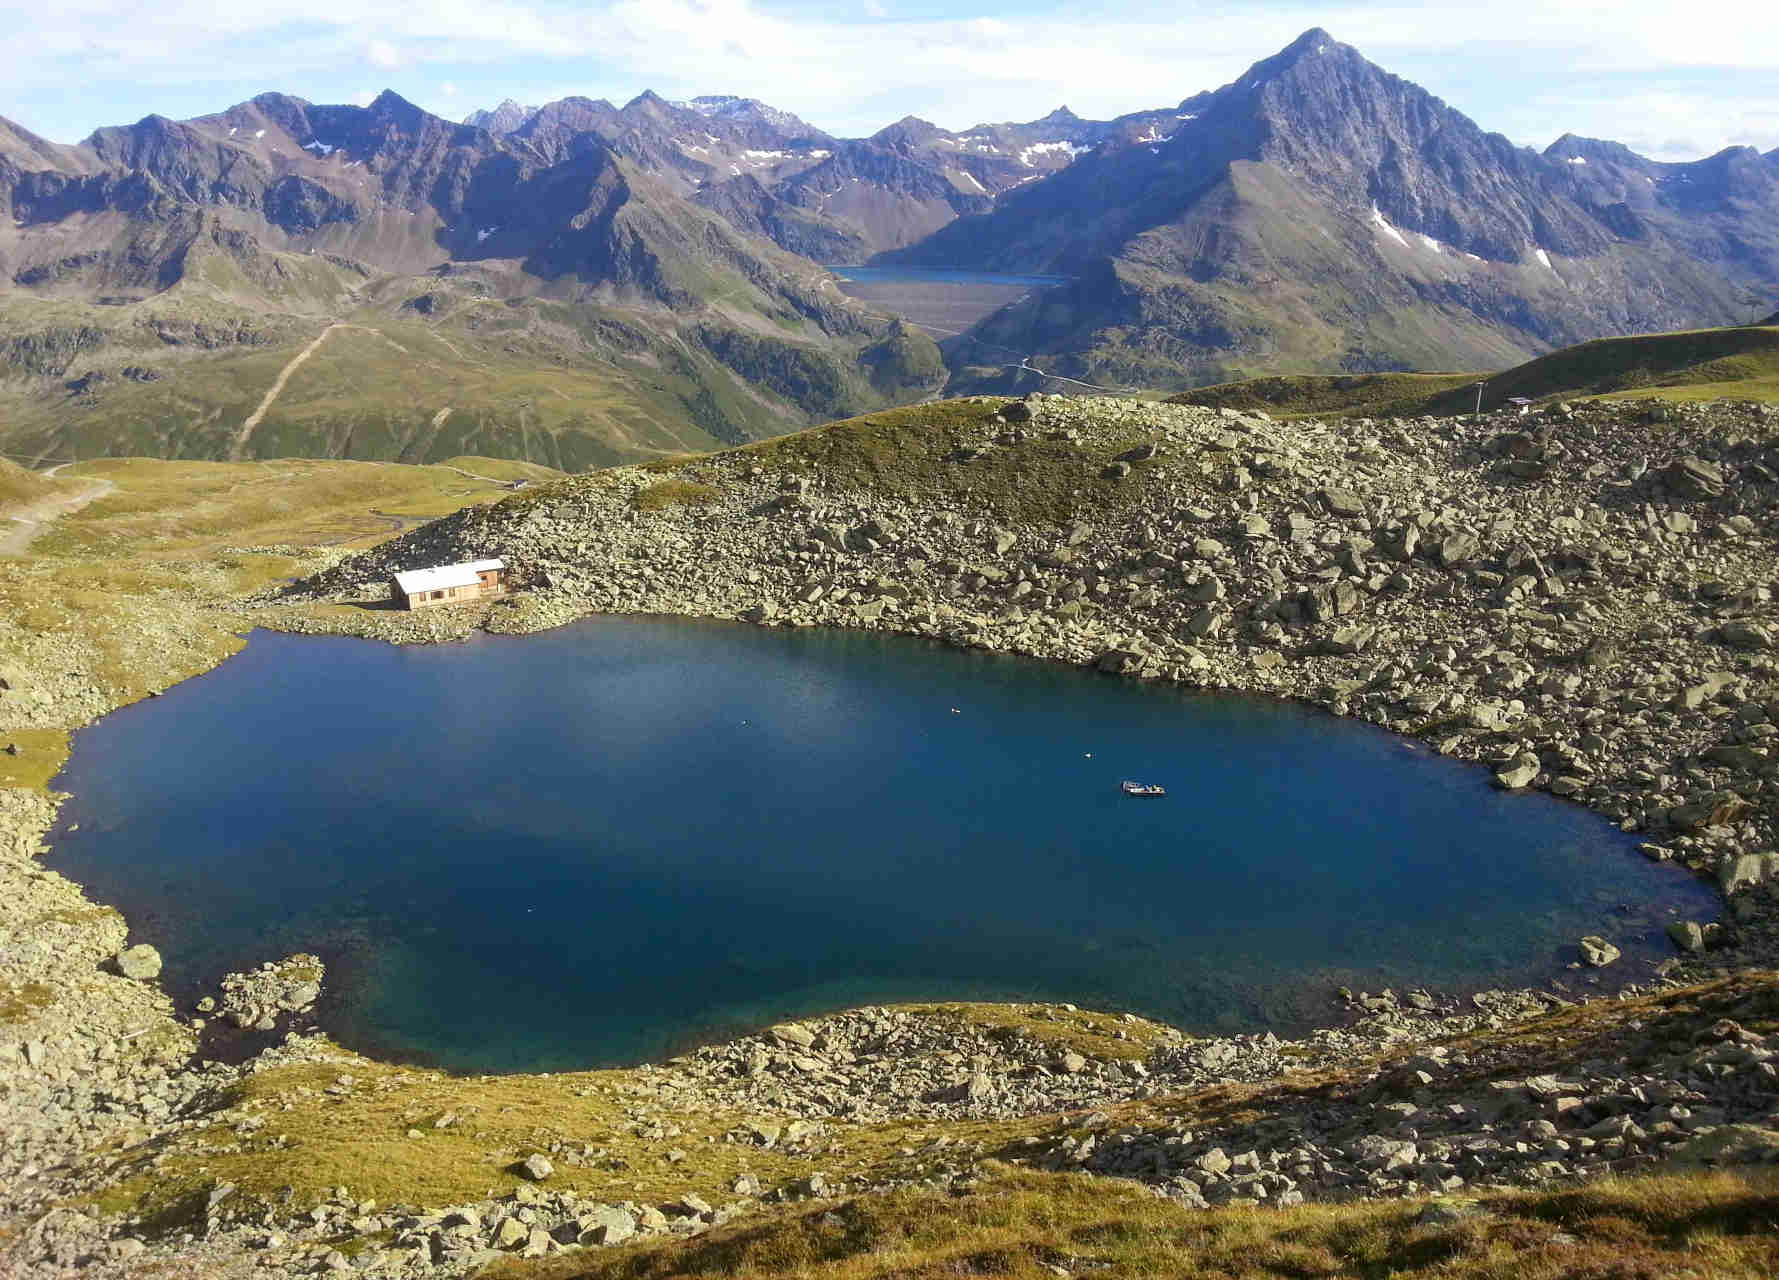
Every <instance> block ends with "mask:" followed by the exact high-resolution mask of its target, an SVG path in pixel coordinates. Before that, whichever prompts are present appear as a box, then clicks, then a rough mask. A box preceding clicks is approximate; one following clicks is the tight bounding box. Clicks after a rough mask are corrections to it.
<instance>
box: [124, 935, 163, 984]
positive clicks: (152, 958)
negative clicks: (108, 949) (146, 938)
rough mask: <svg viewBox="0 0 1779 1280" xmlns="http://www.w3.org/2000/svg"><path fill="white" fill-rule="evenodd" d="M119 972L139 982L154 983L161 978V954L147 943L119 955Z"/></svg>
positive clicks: (125, 950)
mask: <svg viewBox="0 0 1779 1280" xmlns="http://www.w3.org/2000/svg"><path fill="white" fill-rule="evenodd" d="M117 971H118V972H119V973H121V974H123V975H124V977H126V978H133V979H135V980H136V981H137V982H153V981H154V980H155V979H156V978H158V977H160V976H161V953H160V952H158V951H156V950H155V949H154V948H153V947H151V946H149V945H148V944H147V943H146V942H139V943H137V944H136V945H135V946H133V947H125V948H124V949H123V950H122V951H120V952H118V953H117Z"/></svg>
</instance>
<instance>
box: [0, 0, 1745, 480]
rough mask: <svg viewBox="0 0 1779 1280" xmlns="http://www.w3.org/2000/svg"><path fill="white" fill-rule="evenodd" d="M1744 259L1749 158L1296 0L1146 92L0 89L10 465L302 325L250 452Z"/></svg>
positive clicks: (1321, 318) (1198, 342) (1714, 285)
mask: <svg viewBox="0 0 1779 1280" xmlns="http://www.w3.org/2000/svg"><path fill="white" fill-rule="evenodd" d="M865 263H873V264H878V265H879V266H880V267H891V266H899V267H905V268H913V267H920V268H930V267H941V268H952V269H962V270H965V271H971V272H978V273H981V272H989V273H1001V274H1012V275H1017V276H1026V277H1030V276H1040V277H1055V278H1057V279H1059V280H1061V281H1062V282H1061V283H1057V284H1054V285H1051V286H1049V287H1042V288H1029V289H1022V290H1019V291H1017V292H1016V293H1014V294H1013V295H1012V296H1011V297H1008V296H1005V295H1002V296H995V295H993V294H992V293H987V294H983V295H981V296H982V297H984V298H985V299H988V300H989V302H990V305H989V306H987V307H984V308H977V309H974V310H972V309H971V308H968V307H966V308H964V310H963V311H962V312H961V313H960V314H961V315H963V316H964V317H965V318H964V319H963V321H962V322H961V323H957V324H945V323H943V322H942V321H941V322H940V323H939V324H938V325H937V327H932V326H931V325H929V327H928V329H924V330H923V328H922V327H921V326H920V325H918V324H910V323H905V322H903V321H902V320H899V319H898V318H897V317H896V315H895V314H894V311H895V308H894V306H893V305H892V306H891V307H890V308H889V309H887V310H886V308H885V307H884V306H883V305H882V304H880V303H866V304H862V305H861V304H859V303H855V302H853V301H850V300H849V299H848V298H847V297H846V296H845V295H844V293H842V292H840V291H839V290H837V289H836V288H835V287H834V281H833V279H832V277H831V274H830V272H829V271H828V270H827V268H829V267H840V268H844V266H846V265H860V264H865ZM1776 291H1779V159H1776V158H1775V155H1771V154H1770V155H1762V154H1760V153H1759V152H1757V151H1755V150H1753V149H1752V148H1746V147H1744V148H1732V149H1730V150H1728V151H1725V152H1723V153H1721V154H1719V155H1716V156H1712V157H1708V158H1706V159H1702V160H1699V161H1696V162H1694V163H1690V164H1669V163H1658V162H1654V161H1649V160H1645V159H1643V158H1641V157H1639V156H1637V155H1635V154H1633V153H1631V152H1630V151H1628V150H1626V149H1625V148H1624V147H1622V146H1619V145H1617V144H1615V143H1611V142H1605V141H1598V140H1591V139H1585V138H1578V137H1574V136H1564V137H1563V138H1561V139H1559V140H1558V141H1557V142H1556V143H1554V144H1552V145H1551V146H1550V147H1549V148H1547V149H1546V150H1544V151H1543V152H1537V151H1532V150H1529V149H1525V148H1520V147H1515V146H1513V145H1511V144H1510V143H1508V142H1507V141H1506V140H1505V139H1504V138H1502V137H1500V136H1499V135H1496V134H1489V133H1486V132H1485V131H1484V130H1483V128H1482V127H1479V126H1478V125H1477V124H1475V123H1473V122H1472V121H1470V120H1469V119H1468V118H1466V117H1465V116H1463V115H1462V114H1460V113H1459V112H1457V111H1455V110H1453V109H1451V108H1450V107H1448V106H1446V105H1445V104H1444V103H1442V102H1441V101H1440V100H1439V99H1437V98H1435V97H1433V96H1432V95H1431V94H1429V93H1427V92H1426V91H1425V90H1423V89H1421V88H1419V87H1417V86H1415V85H1413V84H1410V83H1409V82H1407V81H1404V80H1401V79H1399V78H1397V77H1395V76H1392V75H1390V74H1389V73H1388V72H1387V71H1385V70H1383V69H1382V68H1379V67H1378V66H1376V65H1374V64H1373V63H1371V62H1369V61H1367V60H1366V59H1365V57H1364V56H1363V55H1362V54H1361V53H1360V52H1359V51H1358V50H1356V49H1354V48H1352V47H1351V46H1349V45H1345V44H1342V43H1340V42H1339V41H1337V40H1336V39H1335V38H1334V37H1332V36H1331V35H1329V34H1328V33H1327V32H1324V31H1321V30H1319V29H1316V30H1311V31H1309V32H1306V33H1305V34H1304V35H1303V36H1302V37H1300V38H1299V39H1298V40H1296V41H1294V42H1293V43H1292V44H1291V45H1290V46H1288V47H1287V48H1285V49H1284V50H1282V51H1280V52H1279V53H1278V54H1276V55H1274V56H1272V57H1270V58H1267V59H1265V60H1263V61H1261V62H1258V63H1256V64H1255V65H1254V66H1253V67H1252V68H1251V69H1250V70H1249V71H1248V72H1247V73H1246V74H1245V75H1243V76H1242V77H1241V78H1240V79H1239V80H1237V81H1235V82H1233V83H1231V84H1228V85H1225V86H1223V87H1222V88H1219V89H1215V90H1207V91H1203V92H1195V93H1193V94H1191V95H1190V96H1188V97H1186V98H1184V99H1182V100H1180V101H1179V102H1178V103H1176V104H1174V105H1172V106H1166V107H1161V108H1157V109H1155V110H1152V111H1144V112H1138V113H1134V114H1131V115H1127V116H1124V117H1120V118H1119V119H1116V120H1110V121H1091V120H1084V119H1081V118H1079V117H1077V116H1075V115H1074V114H1073V113H1072V112H1070V111H1068V110H1067V109H1066V108H1059V109H1058V110H1056V111H1054V112H1052V113H1050V114H1049V115H1047V116H1045V117H1043V118H1041V119H1039V120H1034V121H1029V122H1025V123H1007V124H984V125H979V126H977V127H975V128H972V129H969V130H966V131H963V132H952V131H948V130H945V129H941V128H939V127H937V126H935V125H932V124H930V123H928V122H925V121H920V120H915V119H907V120H902V121H899V122H897V123H896V124H893V125H891V126H889V127H887V128H885V129H883V130H881V131H879V132H878V133H876V134H874V135H872V136H871V137H869V138H862V139H843V138H835V137H832V136H830V135H828V134H826V133H824V132H822V131H821V130H820V129H819V128H816V127H814V126H812V125H810V124H808V123H806V122H804V121H802V120H800V119H798V118H797V117H795V116H791V115H789V114H787V113H784V112H781V111H777V110H775V109H773V108H771V107H769V106H766V105H765V104H762V103H759V102H757V101H754V100H751V99H735V98H722V97H713V98H699V99H695V100H693V101H691V102H686V103H673V102H668V101H665V100H663V99H661V98H659V97H657V96H655V95H653V94H647V93H645V94H643V95H641V96H640V97H638V98H636V99H635V100H633V101H631V102H629V103H626V104H625V105H624V106H622V107H614V106H613V105H612V104H611V103H608V102H605V101H603V100H593V99H587V98H566V99H562V100H560V101H557V102H552V103H548V104H546V105H544V106H542V107H539V108H536V109H535V110H534V109H530V108H520V107H518V106H517V105H515V104H511V103H509V104H505V105H503V107H502V108H501V109H499V110H498V111H495V112H491V113H476V114H474V115H472V116H471V117H470V119H469V120H468V121H467V122H466V123H463V124H454V123H452V122H450V121H447V120H443V119H440V118H439V117H437V116H433V115H430V114H428V113H427V112H425V111H422V110H421V109H419V108H418V107H415V106H413V105H412V104H411V103H408V102H406V101H405V100H403V99H402V98H400V97H399V96H397V95H396V94H394V93H384V94H383V95H381V96H380V97H378V98H377V99H376V100H374V101H373V102H371V103H370V105H369V106H366V107H356V106H320V105H315V104H312V103H308V102H305V101H303V100H301V99H297V98H293V97H290V96H287V95H283V94H278V93H266V94H261V95H259V96H258V97H255V98H253V99H251V100H249V101H246V102H242V103H238V104H236V105H235V106H232V107H229V108H227V109H226V110H223V111H219V112H217V113H215V114H213V115H207V116H202V117H198V118H195V119H191V120H171V119H167V118H164V117H161V116H149V117H147V118H145V119H143V120H140V121H138V122H137V123H135V124H133V125H128V126H120V127H115V128H105V129H100V130H98V131H97V132H95V133H94V134H93V135H92V136H91V137H89V138H87V139H86V140H85V141H84V142H82V143H80V144H79V145H75V146H68V145H62V144H57V143H52V142H49V141H46V140H45V139H42V138H40V137H37V136H36V135H34V134H32V133H30V132H29V131H28V130H27V129H25V128H24V127H23V126H21V125H17V124H13V123H10V122H0V447H3V448H4V449H5V451H6V452H7V453H9V454H12V455H15V456H19V457H23V458H25V459H26V460H38V459H41V460H44V461H51V460H60V459H65V458H88V457H95V456H132V455H140V456H151V457H166V458H225V457H230V456H236V455H235V453H234V449H235V441H236V438H237V436H238V435H239V433H240V428H241V424H242V423H243V422H244V421H245V420H246V419H247V418H249V417H250V416H251V415H252V414H253V413H254V412H255V409H256V406H258V405H259V402H260V400H261V398H262V396H263V395H264V393H265V390H266V388H267V387H268V386H269V385H270V384H271V382H272V381H273V379H274V378H275V377H276V375H277V373H278V371H279V370H281V369H285V368H287V367H288V366H289V364H290V362H291V361H292V359H294V357H295V356H297V355H298V354H300V353H301V352H302V351H303V350H304V349H305V348H306V347H307V346H308V345H309V344H310V343H312V342H313V341H314V340H315V339H316V337H317V336H318V335H319V334H320V333H322V332H323V331H324V330H325V329H326V328H327V326H328V325H329V324H331V323H336V322H344V323H347V324H349V325H352V326H355V327H354V328H352V329H350V330H347V331H345V332H344V333H343V334H342V336H343V337H344V338H346V340H344V341H337V342H330V343H329V344H328V345H327V346H326V347H324V348H323V350H322V351H321V352H319V353H318V354H317V356H316V358H315V359H314V360H312V361H311V362H310V363H309V364H308V365H307V366H306V367H305V368H304V369H303V370H302V371H301V372H300V373H298V374H296V375H295V376H293V377H292V378H291V379H290V380H289V383H288V385H286V386H285V387H284V389H283V390H282V392H281V393H280V394H279V395H278V396H277V397H276V400H275V402H274V403H272V404H270V405H268V406H266V408H265V412H264V415H263V420H262V421H260V422H258V423H257V424H256V427H255V429H254V430H253V431H252V433H251V436H250V438H249V439H248V440H247V441H246V442H245V443H244V444H243V446H242V447H243V448H244V449H245V450H246V452H247V455H248V456H259V457H277V456H311V457H334V458H357V459H382V460H397V461H405V462H422V461H432V460H438V459H441V458H446V457H450V456H452V455H453V454H458V453H465V452H473V453H478V454H483V455H490V456H499V457H511V458H517V459H522V460H526V461H532V462H538V463H542V464H544V465H548V466H552V467H558V468H566V469H569V470H579V469H582V468H585V467H587V466H594V465H608V464H611V463H614V462H626V461H637V460H643V459H646V458H648V457H650V456H661V455H662V454H671V453H674V452H679V451H684V450H687V449H700V448H709V447H712V446H714V445H717V444H722V443H727V444H734V443H740V442H743V441H746V440H753V439H760V438H764V437H767V436H771V435H776V434H781V433H783V432H785V431H789V430H795V429H798V428H801V427H805V426H809V425H812V424H814V423H817V422H822V421H826V420H829V419H832V418H836V417H843V416H846V415H849V414H854V413H858V412H862V411H867V410H870V409H874V408H881V407H886V406H889V405H895V404H902V403H909V402H915V401H919V400H922V399H926V398H931V397H933V396H935V395H939V394H942V393H943V394H950V395H957V394H964V393H970V392H977V391H994V392H1001V393H1015V394H1018V393H1023V392H1025V391H1029V390H1050V391H1054V390H1061V389H1064V388H1066V387H1069V386H1074V387H1076V389H1081V388H1080V384H1082V383H1086V384H1093V385H1095V386H1099V387H1104V388H1110V389H1114V390H1127V389H1137V388H1141V389H1147V390H1163V391H1167V390H1175V391H1177V390H1182V389H1186V388H1189V387H1192V386H1195V385H1200V384H1204V383H1213V382H1221V381H1228V380H1232V379H1236V378H1242V377H1249V376H1254V375H1258V374H1263V373H1279V374H1299V373H1341V372H1345V373H1372V372H1385V371H1398V370H1430V369H1432V370H1469V369H1479V370H1490V369H1501V368H1506V367H1508V366H1511V365H1515V364H1518V363H1521V362H1523V361H1525V360H1527V359H1530V358H1532V357H1534V356H1537V355H1540V354H1543V353H1545V352H1548V351H1550V350H1552V349H1554V348H1559V347H1564V346H1567V345H1570V344H1573V343H1576V342H1580V341H1584V340H1587V339H1592V338H1599V337H1606V336H1614V335H1622V334H1630V333H1640V332H1650V331H1659V330H1674V329H1687V328H1700V327H1716V326H1722V325H1730V324H1740V323H1747V322H1749V321H1751V320H1752V319H1754V318H1755V317H1757V316H1760V315H1763V314H1765V313H1766V312H1767V311H1769V310H1770V309H1771V305H1772V298H1773V295H1774V293H1775V292H1776ZM914 310H915V311H916V312H921V313H922V314H925V312H924V311H923V309H922V308H919V307H916V308H915V309H914ZM983 310H987V311H988V314H986V315H984V314H983ZM935 338H936V339H938V342H937V345H935V342H934V339H935ZM1055 378H1067V379H1073V380H1075V382H1074V383H1065V382H1059V381H1055V380H1054V379H1055ZM446 408H449V409H450V413H449V415H448V416H447V417H446V418H445V419H443V420H441V421H439V422H437V423H435V418H436V417H437V415H438V414H439V413H440V412H441V411H442V410H444V409H446Z"/></svg>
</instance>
